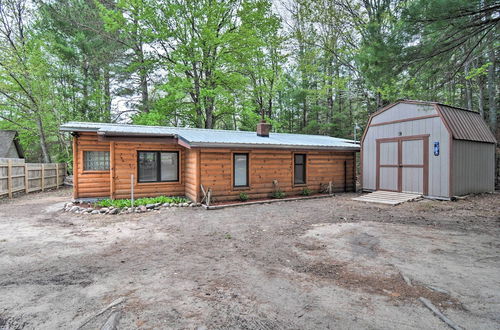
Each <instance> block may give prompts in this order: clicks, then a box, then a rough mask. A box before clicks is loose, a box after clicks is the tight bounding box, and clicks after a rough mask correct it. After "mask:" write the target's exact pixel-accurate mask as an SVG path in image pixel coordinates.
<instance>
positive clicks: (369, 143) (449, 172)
mask: <svg viewBox="0 0 500 330" xmlns="http://www.w3.org/2000/svg"><path fill="white" fill-rule="evenodd" d="M495 146H496V140H495V137H494V136H493V134H492V133H491V131H490V130H489V128H488V126H487V125H486V123H485V122H484V120H483V119H482V118H481V116H480V114H479V113H477V112H474V111H471V110H466V109H461V108H457V107H452V106H449V105H445V104H441V103H437V102H424V101H412V100H401V101H398V102H396V103H393V104H390V105H388V106H387V107H385V108H382V109H380V110H379V111H377V112H375V113H374V114H372V115H371V117H370V119H369V121H368V125H367V127H366V130H365V132H364V134H363V138H362V140H361V180H362V188H363V190H364V191H375V190H387V191H397V192H408V193H418V194H423V195H424V196H426V197H430V198H438V199H450V198H452V197H453V196H460V195H465V194H469V193H479V192H490V191H494V189H495Z"/></svg>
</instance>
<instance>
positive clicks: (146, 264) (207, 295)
mask: <svg viewBox="0 0 500 330" xmlns="http://www.w3.org/2000/svg"><path fill="white" fill-rule="evenodd" d="M354 196H355V195H354V194H341V195H338V196H334V197H331V198H325V199H316V200H305V201H294V202H279V203H274V204H267V205H250V206H243V207H234V208H227V209H222V210H210V211H208V210H204V209H202V208H172V209H162V210H160V211H155V212H151V213H145V214H128V215H120V216H116V215H106V216H96V215H88V214H72V213H63V212H61V211H60V209H61V207H62V205H63V204H64V202H67V201H69V200H70V191H69V190H60V191H54V192H45V193H39V194H32V195H28V196H22V197H18V198H15V199H13V200H10V201H1V202H0V329H21V328H25V329H76V328H79V327H80V326H81V325H84V326H83V327H82V329H96V328H100V327H101V326H102V325H103V324H104V323H105V322H106V320H107V319H108V317H109V316H110V314H111V313H113V311H115V310H116V311H119V315H120V316H121V318H120V319H119V323H118V324H119V328H120V329H137V328H140V329H159V328H162V329H169V328H172V329H179V328H181V329H359V328H364V329H447V326H446V324H445V323H443V322H442V321H440V320H439V319H438V318H437V317H435V316H434V315H433V314H432V312H431V311H430V310H428V309H426V308H425V307H424V306H423V305H422V304H421V303H420V301H418V297H425V298H427V299H429V300H431V301H432V302H433V303H434V304H435V305H436V306H437V307H438V308H439V309H440V310H441V311H442V312H443V313H444V314H445V315H446V316H447V317H449V318H450V319H452V320H453V321H454V322H455V323H457V324H458V325H460V326H462V327H464V328H466V329H498V328H500V218H499V216H500V194H486V195H480V196H473V197H469V198H466V199H464V200H460V201H456V202H442V201H429V200H423V201H418V202H412V203H406V204H403V205H399V206H396V207H391V206H384V205H375V204H363V203H359V202H354V201H351V200H350V199H351V198H352V197H354ZM401 274H403V275H404V276H406V277H408V278H409V279H410V280H411V282H412V285H411V286H410V285H408V284H407V283H406V282H405V281H404V280H403V278H402V276H401ZM429 287H432V288H433V289H430V288H429ZM120 298H122V299H123V300H119V301H122V303H120V304H118V305H117V306H116V307H114V308H112V309H108V310H105V311H104V312H103V313H102V314H100V315H98V316H96V317H94V318H91V317H92V316H93V315H95V314H98V313H99V312H100V311H102V310H103V309H104V308H106V306H108V305H109V304H110V303H112V302H113V301H116V300H117V299H120Z"/></svg>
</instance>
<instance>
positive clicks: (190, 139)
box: [60, 122, 359, 151]
mask: <svg viewBox="0 0 500 330" xmlns="http://www.w3.org/2000/svg"><path fill="white" fill-rule="evenodd" d="M60 129H61V131H67V132H96V133H97V134H99V135H106V136H113V135H114V136H117V135H121V136H157V137H161V136H165V137H168V136H173V137H177V138H179V139H182V140H183V141H185V142H186V143H187V144H189V146H191V147H234V148H237V147H253V148H302V149H307V148H310V149H341V150H355V151H356V150H359V144H357V143H356V142H355V141H352V140H347V139H340V138H334V137H330V136H324V135H306V134H287V133H272V132H271V133H270V134H269V137H261V136H258V135H257V134H256V132H252V131H229V130H216V129H203V128H181V127H165V126H143V125H129V124H107V123H86V122H69V123H66V124H64V125H62V126H61V128H60Z"/></svg>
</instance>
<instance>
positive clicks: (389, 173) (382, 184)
mask: <svg viewBox="0 0 500 330" xmlns="http://www.w3.org/2000/svg"><path fill="white" fill-rule="evenodd" d="M428 147H429V138H428V136H409V137H399V138H391V139H381V140H377V168H378V170H377V190H379V189H380V190H390V191H398V192H407V193H418V194H424V195H427V194H428V192H427V190H428V163H429V154H428Z"/></svg>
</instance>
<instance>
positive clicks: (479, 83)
mask: <svg viewBox="0 0 500 330" xmlns="http://www.w3.org/2000/svg"><path fill="white" fill-rule="evenodd" d="M477 89H478V94H477V104H478V107H479V113H480V114H481V118H483V119H484V79H483V78H482V77H479V79H478V80H477Z"/></svg>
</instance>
